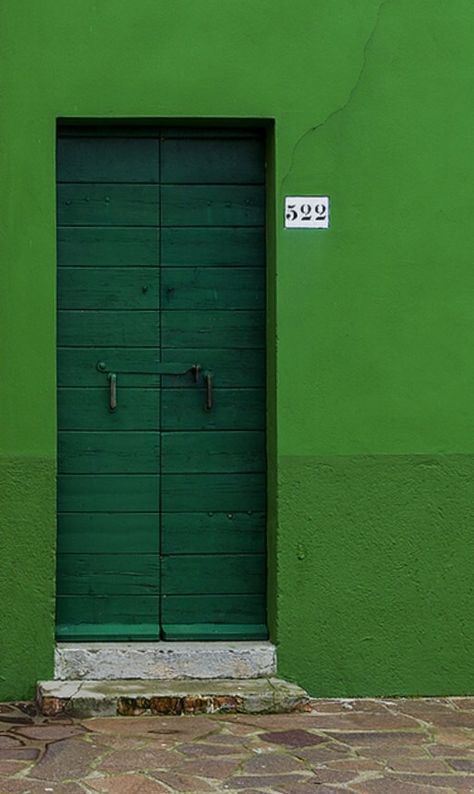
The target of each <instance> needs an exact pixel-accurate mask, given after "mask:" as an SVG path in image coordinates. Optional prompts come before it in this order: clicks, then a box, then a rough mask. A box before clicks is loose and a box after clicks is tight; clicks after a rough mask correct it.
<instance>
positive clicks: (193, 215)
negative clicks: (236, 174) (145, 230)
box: [161, 185, 265, 226]
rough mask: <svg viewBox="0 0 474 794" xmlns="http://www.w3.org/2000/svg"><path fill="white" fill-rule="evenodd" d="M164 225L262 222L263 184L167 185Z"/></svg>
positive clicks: (241, 224) (163, 189)
mask: <svg viewBox="0 0 474 794" xmlns="http://www.w3.org/2000/svg"><path fill="white" fill-rule="evenodd" d="M161 201H162V208H161V222H162V225H163V226H262V225H263V224H264V222H265V188H264V186H263V185H163V187H162V188H161Z"/></svg>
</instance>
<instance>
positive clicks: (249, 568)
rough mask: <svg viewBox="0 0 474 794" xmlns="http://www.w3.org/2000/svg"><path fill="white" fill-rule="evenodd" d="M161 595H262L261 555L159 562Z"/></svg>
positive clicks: (173, 558)
mask: <svg viewBox="0 0 474 794" xmlns="http://www.w3.org/2000/svg"><path fill="white" fill-rule="evenodd" d="M161 575H162V592H163V593H165V594H167V595H173V594H174V595H195V594H196V595H199V594H202V595H205V594H216V595H223V594H226V593H242V594H246V595H250V594H252V593H262V592H263V591H264V590H265V556H264V555H263V554H240V555H239V554H228V555H227V554H191V555H186V554H181V555H179V556H164V557H163V558H162V562H161Z"/></svg>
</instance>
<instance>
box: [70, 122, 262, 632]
mask: <svg viewBox="0 0 474 794" xmlns="http://www.w3.org/2000/svg"><path fill="white" fill-rule="evenodd" d="M57 180H58V184H57V190H58V198H57V213H58V326H57V327H58V331H57V338H58V557H57V559H58V576H57V636H58V638H59V639H61V640H133V639H135V640H156V639H159V638H163V639H170V640H178V639H256V638H262V637H265V636H266V626H265V585H266V582H265V579H266V576H265V571H266V561H265V482H266V476H265V465H266V464H265V242H264V240H265V235H264V141H263V138H262V136H261V134H260V133H259V132H258V131H255V130H232V129H215V130H210V129H205V128H197V129H191V128H178V129H172V128H165V129H156V128H152V127H148V128H125V127H122V128H108V129H107V128H92V127H84V128H78V129H74V128H65V129H64V130H63V131H62V132H61V133H60V135H59V137H58V161H57Z"/></svg>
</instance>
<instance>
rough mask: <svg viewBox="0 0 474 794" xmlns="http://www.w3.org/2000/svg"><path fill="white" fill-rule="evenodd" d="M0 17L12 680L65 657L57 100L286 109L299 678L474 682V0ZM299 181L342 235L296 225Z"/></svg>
mask: <svg viewBox="0 0 474 794" xmlns="http://www.w3.org/2000/svg"><path fill="white" fill-rule="evenodd" d="M0 13H1V15H2V18H3V19H2V28H3V37H4V41H6V46H4V48H3V53H2V58H3V68H2V74H1V77H0V80H1V86H0V90H1V95H2V106H3V113H2V122H1V125H2V129H1V135H2V140H3V145H2V150H1V163H0V166H1V184H2V194H3V199H4V202H3V223H2V229H1V244H2V250H1V261H2V270H1V288H0V317H1V323H2V328H1V338H2V340H3V344H2V352H1V369H2V377H1V387H0V388H1V394H0V399H1V406H2V408H1V410H2V415H1V423H2V434H1V442H0V443H1V455H2V464H1V472H2V493H1V497H0V498H1V505H0V507H1V517H2V524H3V526H2V530H1V536H0V552H1V560H2V576H1V578H0V603H1V604H2V610H1V616H0V632H1V636H0V697H4V698H7V697H26V696H30V695H31V694H32V691H33V685H34V682H35V680H36V679H37V678H40V677H48V676H50V675H51V673H52V653H53V612H54V603H53V590H54V532H55V530H54V472H55V330H54V314H55V305H54V292H55V243H54V237H55V211H54V136H55V125H56V119H57V117H100V118H114V117H124V118H134V117H137V118H142V117H152V118H164V119H172V118H174V117H176V116H184V117H190V118H196V117H229V118H240V117H242V118H245V117H251V118H262V119H263V118H269V119H275V141H274V144H275V173H274V174H273V175H272V178H273V179H274V182H275V189H276V202H277V203H276V204H275V207H274V208H270V209H271V210H272V209H274V210H275V217H276V236H275V240H274V242H273V244H272V250H274V251H275V262H274V265H275V268H276V283H275V288H276V289H275V295H276V304H275V305H276V320H277V343H276V364H277V370H276V371H277V392H276V424H277V434H276V449H275V452H276V458H277V462H278V468H277V472H276V473H277V479H278V490H277V513H276V518H277V522H278V533H277V537H276V542H275V543H272V550H273V549H274V554H273V551H272V555H271V560H270V564H271V567H272V577H271V581H272V582H273V581H276V582H277V587H278V598H277V603H276V609H274V610H272V611H273V612H274V613H275V614H274V621H273V622H274V624H275V625H274V634H275V635H276V639H277V640H278V643H279V658H280V670H281V673H282V674H283V675H286V676H288V677H289V678H292V679H295V680H297V681H299V682H300V683H301V684H303V685H304V686H306V687H307V688H308V689H309V690H310V691H311V693H312V694H314V695H347V696H349V695H362V694H369V695H379V694H392V695H393V694H402V693H403V694H433V693H438V694H446V693H450V694H458V693H459V694H460V693H466V692H469V691H471V692H472V691H473V690H474V682H473V675H472V673H470V672H469V667H470V665H471V661H472V658H473V655H474V639H473V637H474V635H473V633H472V631H470V628H469V626H468V621H470V618H471V616H472V614H473V608H474V588H473V585H472V564H471V558H472V551H473V545H474V540H473V533H472V531H471V526H472V520H473V504H474V499H473V497H474V493H473V485H472V482H473V475H474V422H473V416H472V411H473V410H474V409H473V404H474V403H473V390H474V359H473V353H472V351H473V348H474V312H473V310H472V306H471V304H472V296H473V295H474V291H473V288H474V269H473V268H472V265H471V262H470V260H469V259H468V256H469V254H470V251H471V250H472V243H473V240H472V239H471V238H472V237H473V229H474V224H473V223H472V219H471V217H470V212H471V207H470V204H471V201H470V190H471V188H470V184H472V181H471V180H472V173H469V169H470V168H471V169H472V165H471V164H472V151H471V138H472V124H473V121H474V119H473V116H474V112H473V109H472V89H473V79H472V68H471V51H472V45H473V42H472V34H471V32H470V31H471V30H472V22H473V16H474V10H473V6H472V2H471V0H454V2H452V3H449V4H446V3H445V2H442V1H441V0H416V1H415V2H414V0H337V2H332V3H327V2H326V3H324V2H315V0H299V1H298V2H295V3H291V4H290V3H287V2H283V0H259V2H255V0H239V2H236V1H235V0H200V1H199V2H197V0H176V2H173V3H169V2H165V0H134V2H133V3H132V2H130V0H70V2H67V3H57V2H53V0H42V2H41V3H37V2H34V1H33V0H5V1H4V3H3V6H2V10H1V12H0ZM286 194H289V195H295V194H296V195H299V194H303V195H304V194H319V195H324V194H329V195H330V196H331V200H332V227H331V229H330V230H328V231H310V230H305V231H298V230H291V231H290V230H287V231H285V230H284V229H283V228H282V227H283V224H282V215H283V213H282V200H283V196H284V195H286ZM272 264H273V263H272Z"/></svg>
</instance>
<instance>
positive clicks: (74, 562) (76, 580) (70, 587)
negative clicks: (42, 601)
mask: <svg viewBox="0 0 474 794" xmlns="http://www.w3.org/2000/svg"><path fill="white" fill-rule="evenodd" d="M159 579H160V564H159V557H158V555H157V554H130V553H127V554H59V555H58V575H57V583H56V586H57V591H58V595H89V596H94V595H159V592H160V589H159Z"/></svg>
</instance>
